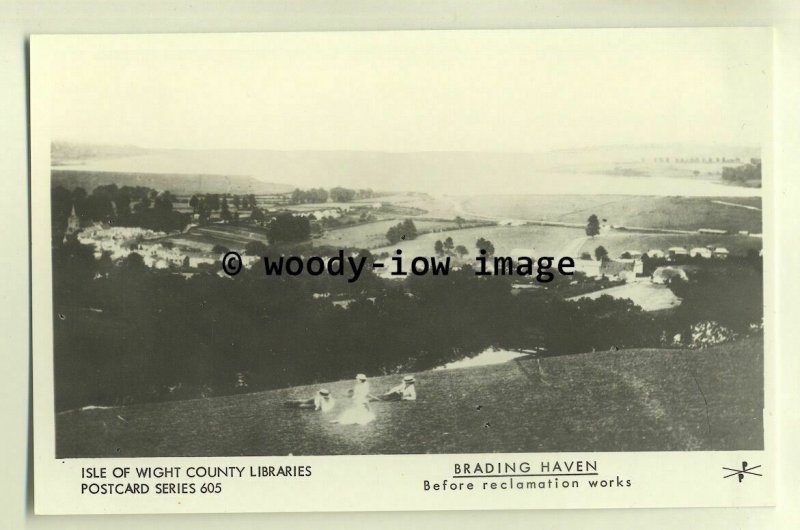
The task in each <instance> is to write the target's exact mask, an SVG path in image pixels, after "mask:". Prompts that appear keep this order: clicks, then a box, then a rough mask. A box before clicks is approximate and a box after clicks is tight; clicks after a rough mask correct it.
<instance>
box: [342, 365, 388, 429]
mask: <svg viewBox="0 0 800 530" xmlns="http://www.w3.org/2000/svg"><path fill="white" fill-rule="evenodd" d="M350 395H351V396H352V399H353V406H352V407H350V408H349V409H347V410H345V411H344V412H342V414H341V415H340V416H339V417H338V418H336V419H335V420H333V421H332V422H331V423H340V424H342V425H353V424H356V423H357V424H359V425H366V424H367V423H370V422H371V421H372V420H374V419H375V413H374V412H373V411H372V409H371V408H370V406H369V400H370V398H372V399H377V398H375V396H373V395H372V394H370V393H369V382H367V376H366V375H364V374H358V375H357V376H356V383H355V385H354V386H353V389H352V390H351V391H350Z"/></svg>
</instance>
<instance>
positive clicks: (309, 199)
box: [289, 186, 376, 204]
mask: <svg viewBox="0 0 800 530" xmlns="http://www.w3.org/2000/svg"><path fill="white" fill-rule="evenodd" d="M375 196H376V194H375V192H374V191H373V190H372V189H371V188H366V189H358V190H355V189H350V188H343V187H341V186H337V187H335V188H331V189H330V190H329V191H328V190H325V189H323V188H311V189H308V190H301V189H300V188H296V189H295V190H294V191H293V192H292V193H291V195H290V196H289V203H290V204H304V203H323V202H328V199H329V198H330V200H331V201H333V202H352V201H354V200H356V199H371V198H372V197H375Z"/></svg>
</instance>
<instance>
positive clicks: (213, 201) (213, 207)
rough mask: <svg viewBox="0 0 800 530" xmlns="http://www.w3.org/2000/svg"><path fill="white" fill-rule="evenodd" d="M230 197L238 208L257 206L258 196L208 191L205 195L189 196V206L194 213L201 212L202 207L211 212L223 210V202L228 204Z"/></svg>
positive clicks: (247, 208)
mask: <svg viewBox="0 0 800 530" xmlns="http://www.w3.org/2000/svg"><path fill="white" fill-rule="evenodd" d="M228 199H230V200H231V203H232V204H233V206H234V207H235V208H236V209H241V210H249V209H251V208H255V207H256V196H255V195H253V194H249V195H230V194H227V193H225V194H220V193H206V194H203V195H192V196H191V197H190V198H189V206H191V208H192V210H193V211H194V213H199V212H200V210H201V209H203V210H208V211H211V212H214V211H217V210H221V209H222V205H223V202H224V204H225V205H227V204H228Z"/></svg>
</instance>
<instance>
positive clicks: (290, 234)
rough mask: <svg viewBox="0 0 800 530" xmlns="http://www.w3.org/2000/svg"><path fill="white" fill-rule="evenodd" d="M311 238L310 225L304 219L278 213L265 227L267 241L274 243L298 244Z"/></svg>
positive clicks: (287, 213) (286, 213)
mask: <svg viewBox="0 0 800 530" xmlns="http://www.w3.org/2000/svg"><path fill="white" fill-rule="evenodd" d="M310 237H311V223H310V222H309V220H308V219H307V218H306V217H302V216H296V215H292V214H291V213H289V212H283V213H279V214H278V215H276V216H275V218H274V219H273V220H272V221H271V222H270V223H269V225H268V226H267V239H269V242H270V243H271V244H275V243H299V242H301V241H307V240H308V238H310Z"/></svg>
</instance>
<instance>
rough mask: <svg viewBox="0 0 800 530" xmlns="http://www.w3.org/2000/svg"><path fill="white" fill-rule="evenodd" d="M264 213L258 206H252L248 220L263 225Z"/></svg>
mask: <svg viewBox="0 0 800 530" xmlns="http://www.w3.org/2000/svg"><path fill="white" fill-rule="evenodd" d="M264 219H265V217H264V212H263V210H261V208H259V207H258V206H254V207H253V209H252V210H250V220H251V221H253V222H256V223H259V224H263V223H264Z"/></svg>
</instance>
